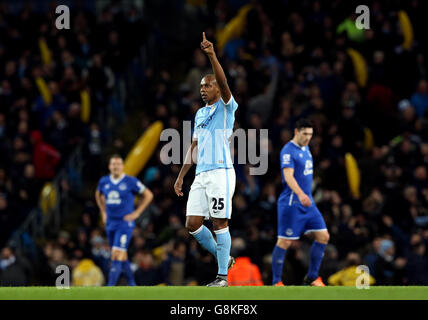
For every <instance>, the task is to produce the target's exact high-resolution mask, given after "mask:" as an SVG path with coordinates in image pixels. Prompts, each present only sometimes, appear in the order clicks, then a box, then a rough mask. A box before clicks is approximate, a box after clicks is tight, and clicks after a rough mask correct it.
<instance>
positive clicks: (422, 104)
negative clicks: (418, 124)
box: [410, 80, 428, 117]
mask: <svg viewBox="0 0 428 320" xmlns="http://www.w3.org/2000/svg"><path fill="white" fill-rule="evenodd" d="M410 102H411V103H412V105H413V106H414V107H415V111H416V115H417V116H418V117H423V116H424V115H426V114H425V112H426V110H427V109H428V82H427V81H426V80H421V81H419V84H418V87H417V89H416V92H415V93H414V94H413V95H412V97H411V98H410Z"/></svg>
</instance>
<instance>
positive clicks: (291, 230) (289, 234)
mask: <svg viewBox="0 0 428 320" xmlns="http://www.w3.org/2000/svg"><path fill="white" fill-rule="evenodd" d="M285 234H286V235H287V236H291V235H292V234H293V229H291V228H288V229H287V230H286V231H285Z"/></svg>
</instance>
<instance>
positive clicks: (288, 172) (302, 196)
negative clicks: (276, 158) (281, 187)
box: [282, 168, 311, 207]
mask: <svg viewBox="0 0 428 320" xmlns="http://www.w3.org/2000/svg"><path fill="white" fill-rule="evenodd" d="M282 170H283V173H284V179H285V182H287V184H288V185H289V187H290V189H291V190H293V192H294V193H295V194H296V195H297V197H298V198H299V201H300V203H301V204H302V205H303V206H304V207H309V206H310V205H311V199H309V197H308V196H307V195H306V193H304V192H303V190H302V189H301V188H300V186H299V184H298V183H297V181H296V179H295V178H294V169H293V168H283V169H282Z"/></svg>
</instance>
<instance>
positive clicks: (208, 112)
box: [193, 96, 238, 175]
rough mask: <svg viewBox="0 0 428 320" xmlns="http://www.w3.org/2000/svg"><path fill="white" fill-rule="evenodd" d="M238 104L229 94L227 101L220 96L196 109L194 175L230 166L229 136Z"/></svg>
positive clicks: (231, 164)
mask: <svg viewBox="0 0 428 320" xmlns="http://www.w3.org/2000/svg"><path fill="white" fill-rule="evenodd" d="M237 108H238V104H237V103H236V101H235V99H234V98H233V97H232V96H231V97H230V100H229V101H228V102H227V103H224V101H223V99H221V98H220V100H218V101H217V102H216V103H215V104H213V105H211V106H205V107H202V108H200V109H199V110H198V112H197V113H196V116H195V126H194V132H193V139H197V140H198V159H197V165H196V175H198V174H199V173H201V172H204V171H209V170H214V169H219V168H232V166H233V163H232V158H231V155H230V140H229V139H230V136H231V135H232V133H233V125H234V122H235V111H236V109H237Z"/></svg>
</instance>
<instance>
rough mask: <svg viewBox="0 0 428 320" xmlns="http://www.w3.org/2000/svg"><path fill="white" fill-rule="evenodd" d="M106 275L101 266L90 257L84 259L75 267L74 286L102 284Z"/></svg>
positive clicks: (73, 274) (73, 273)
mask: <svg viewBox="0 0 428 320" xmlns="http://www.w3.org/2000/svg"><path fill="white" fill-rule="evenodd" d="M103 284H104V275H103V273H102V271H101V269H100V268H99V267H97V266H96V265H95V264H94V262H93V261H92V260H90V259H83V260H81V261H80V262H79V264H78V265H77V266H76V267H75V268H74V269H73V272H72V285H73V286H102V285H103Z"/></svg>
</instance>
